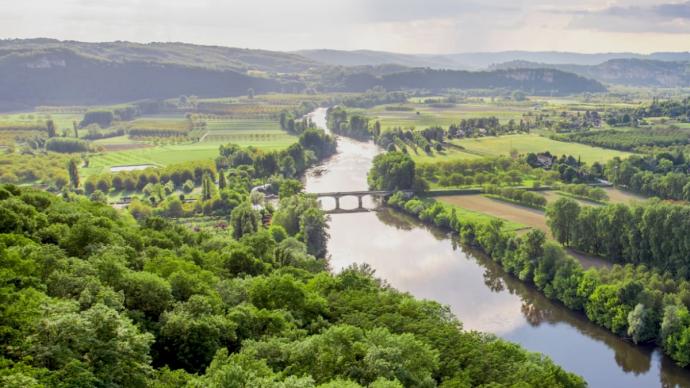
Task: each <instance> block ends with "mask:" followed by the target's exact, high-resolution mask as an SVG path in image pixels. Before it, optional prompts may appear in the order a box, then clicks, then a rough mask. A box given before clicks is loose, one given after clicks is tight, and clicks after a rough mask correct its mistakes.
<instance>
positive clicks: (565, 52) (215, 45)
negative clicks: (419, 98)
mask: <svg viewBox="0 0 690 388" xmlns="http://www.w3.org/2000/svg"><path fill="white" fill-rule="evenodd" d="M33 39H50V40H57V41H61V42H80V43H118V42H124V43H134V44H142V45H148V44H189V45H197V46H209V47H227V48H237V49H248V50H265V51H275V52H284V53H299V52H300V51H319V50H324V51H326V50H327V51H346V52H363V51H370V52H386V53H389V54H405V55H420V56H433V55H455V54H498V53H508V52H527V53H562V54H583V55H606V54H637V55H647V54H652V53H660V52H669V53H671V52H672V53H690V49H687V50H672V51H666V50H659V51H647V52H642V51H621V50H619V51H592V52H586V51H566V50H523V49H507V50H493V51H489V50H486V51H456V52H448V53H423V52H401V51H391V50H377V49H369V48H353V49H336V48H332V47H313V48H302V49H295V50H274V49H267V48H265V47H243V46H232V45H225V44H211V43H197V42H187V41H175V40H169V41H155V40H149V41H136V40H121V39H120V40H81V39H79V40H78V39H60V38H55V37H50V36H36V37H6V38H0V41H11V40H33Z"/></svg>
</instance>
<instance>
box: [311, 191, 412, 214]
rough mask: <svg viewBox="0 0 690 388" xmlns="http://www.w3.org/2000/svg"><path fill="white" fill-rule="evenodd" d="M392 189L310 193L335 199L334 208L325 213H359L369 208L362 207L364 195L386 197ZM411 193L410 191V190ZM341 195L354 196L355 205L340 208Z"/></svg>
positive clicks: (317, 196)
mask: <svg viewBox="0 0 690 388" xmlns="http://www.w3.org/2000/svg"><path fill="white" fill-rule="evenodd" d="M393 193H394V191H385V190H362V191H334V192H330V193H310V194H312V195H314V196H316V198H333V199H334V200H335V208H334V209H331V210H327V211H326V213H359V212H367V211H370V210H371V209H367V208H365V207H364V197H366V196H371V197H374V198H386V197H389V196H391V195H392V194H393ZM410 193H411V192H410ZM343 197H356V198H357V207H356V208H354V209H342V208H341V207H340V198H343Z"/></svg>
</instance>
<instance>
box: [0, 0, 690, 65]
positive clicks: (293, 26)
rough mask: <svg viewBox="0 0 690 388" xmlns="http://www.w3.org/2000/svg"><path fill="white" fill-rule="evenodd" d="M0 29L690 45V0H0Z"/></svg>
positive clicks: (281, 46)
mask: <svg viewBox="0 0 690 388" xmlns="http://www.w3.org/2000/svg"><path fill="white" fill-rule="evenodd" d="M0 10H2V11H1V12H0V38H33V37H49V38H56V39H69V40H81V41H89V42H96V41H115V40H127V41H135V42H151V41H180V42H188V43H198V44H212V45H222V46H232V47H246V48H261V49H268V50H281V51H292V50H299V49H315V48H331V49H343V50H356V49H371V50H384V51H391V52H402V53H457V52H480V51H481V52H484V51H504V50H531V51H538V50H556V51H575V52H621V51H630V52H639V53H649V52H654V51H690V1H674V0H575V1H573V0H551V1H546V0H483V1H482V0H476V1H475V0H471V1H466V0H249V1H247V0H0Z"/></svg>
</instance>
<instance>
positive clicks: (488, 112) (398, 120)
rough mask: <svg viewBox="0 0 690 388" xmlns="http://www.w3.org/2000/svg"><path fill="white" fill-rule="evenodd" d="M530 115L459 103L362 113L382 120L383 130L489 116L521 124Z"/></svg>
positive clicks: (523, 109) (378, 108)
mask: <svg viewBox="0 0 690 388" xmlns="http://www.w3.org/2000/svg"><path fill="white" fill-rule="evenodd" d="M386 106H396V107H397V106H405V107H409V108H412V110H409V111H390V110H386ZM353 111H354V110H353ZM528 111H529V107H525V106H521V105H515V106H513V105H507V106H499V105H495V104H489V103H484V104H482V103H459V104H456V105H454V106H451V107H444V108H435V107H433V106H430V105H429V104H420V103H412V102H409V103H406V104H390V105H379V106H376V107H374V108H371V109H367V110H365V111H361V112H362V113H364V114H365V115H367V116H369V117H372V118H376V119H377V120H379V121H380V122H381V127H382V128H384V129H385V128H393V127H403V128H408V127H417V129H422V128H425V127H430V126H433V125H441V126H448V125H450V124H452V123H457V122H459V121H460V120H462V119H468V118H479V117H490V116H495V117H497V118H498V119H499V120H500V121H501V122H506V121H508V120H510V119H514V120H516V121H520V118H521V117H522V115H523V113H526V112H528Z"/></svg>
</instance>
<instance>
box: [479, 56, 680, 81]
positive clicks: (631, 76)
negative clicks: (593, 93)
mask: <svg viewBox="0 0 690 388" xmlns="http://www.w3.org/2000/svg"><path fill="white" fill-rule="evenodd" d="M529 68H532V69H537V68H542V69H543V68H552V69H558V70H561V71H566V72H571V73H575V74H579V75H581V76H583V77H587V78H591V79H595V80H598V81H600V82H604V83H609V84H617V85H628V86H641V87H662V88H673V87H690V62H675V61H660V60H651V59H635V58H628V59H612V60H609V61H606V62H603V63H601V64H597V65H590V66H587V65H570V64H567V65H552V64H545V63H535V62H527V61H512V62H506V63H502V64H499V65H494V66H492V69H495V70H498V69H504V70H506V69H529Z"/></svg>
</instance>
